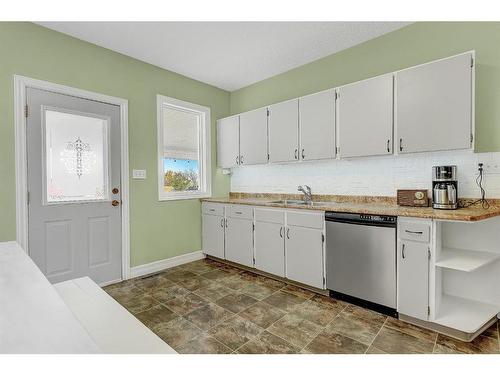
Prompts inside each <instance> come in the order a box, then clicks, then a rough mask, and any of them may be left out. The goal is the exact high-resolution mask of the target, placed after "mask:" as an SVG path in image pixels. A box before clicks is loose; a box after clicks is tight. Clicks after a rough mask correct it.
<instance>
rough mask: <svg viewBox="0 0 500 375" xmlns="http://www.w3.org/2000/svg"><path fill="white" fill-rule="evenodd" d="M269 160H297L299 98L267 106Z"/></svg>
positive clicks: (275, 161)
mask: <svg viewBox="0 0 500 375" xmlns="http://www.w3.org/2000/svg"><path fill="white" fill-rule="evenodd" d="M269 158H270V159H269V160H270V161H271V162H272V163H279V162H287V161H294V160H299V100H298V99H293V100H288V101H286V102H282V103H278V104H273V105H271V106H269Z"/></svg>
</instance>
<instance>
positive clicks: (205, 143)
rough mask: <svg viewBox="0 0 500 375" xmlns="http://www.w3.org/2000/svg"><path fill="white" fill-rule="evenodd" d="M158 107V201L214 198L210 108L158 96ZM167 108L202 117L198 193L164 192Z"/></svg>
mask: <svg viewBox="0 0 500 375" xmlns="http://www.w3.org/2000/svg"><path fill="white" fill-rule="evenodd" d="M156 107H157V146H158V154H157V163H158V172H157V173H158V200H159V201H173V200H182V199H199V198H209V197H211V196H212V152H211V147H210V145H211V137H210V135H211V123H212V121H211V116H210V108H209V107H205V106H202V105H199V104H194V103H190V102H186V101H183V100H179V99H175V98H170V97H168V96H164V95H157V96H156ZM166 108H171V109H179V110H182V111H187V112H193V113H196V114H199V115H201V116H200V118H201V124H200V133H199V134H200V136H199V140H198V142H199V156H198V158H199V160H198V167H199V169H200V181H199V182H200V189H199V190H198V191H175V192H165V190H164V170H163V163H164V153H163V151H164V145H163V140H164V121H163V117H164V116H163V110H164V109H166Z"/></svg>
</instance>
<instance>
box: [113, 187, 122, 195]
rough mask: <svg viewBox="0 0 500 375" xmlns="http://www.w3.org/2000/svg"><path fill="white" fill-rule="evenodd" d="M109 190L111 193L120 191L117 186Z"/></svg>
mask: <svg viewBox="0 0 500 375" xmlns="http://www.w3.org/2000/svg"><path fill="white" fill-rule="evenodd" d="M111 192H112V193H113V194H118V193H119V192H120V190H118V188H113V190H111Z"/></svg>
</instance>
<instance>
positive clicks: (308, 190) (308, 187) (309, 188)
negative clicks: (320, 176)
mask: <svg viewBox="0 0 500 375" xmlns="http://www.w3.org/2000/svg"><path fill="white" fill-rule="evenodd" d="M304 186H305V187H306V190H307V193H308V194H309V195H311V187H310V186H308V185H304Z"/></svg>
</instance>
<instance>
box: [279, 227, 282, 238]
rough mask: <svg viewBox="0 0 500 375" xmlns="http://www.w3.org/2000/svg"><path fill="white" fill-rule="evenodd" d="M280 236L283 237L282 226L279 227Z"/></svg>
mask: <svg viewBox="0 0 500 375" xmlns="http://www.w3.org/2000/svg"><path fill="white" fill-rule="evenodd" d="M280 237H281V238H283V227H281V228H280Z"/></svg>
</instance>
